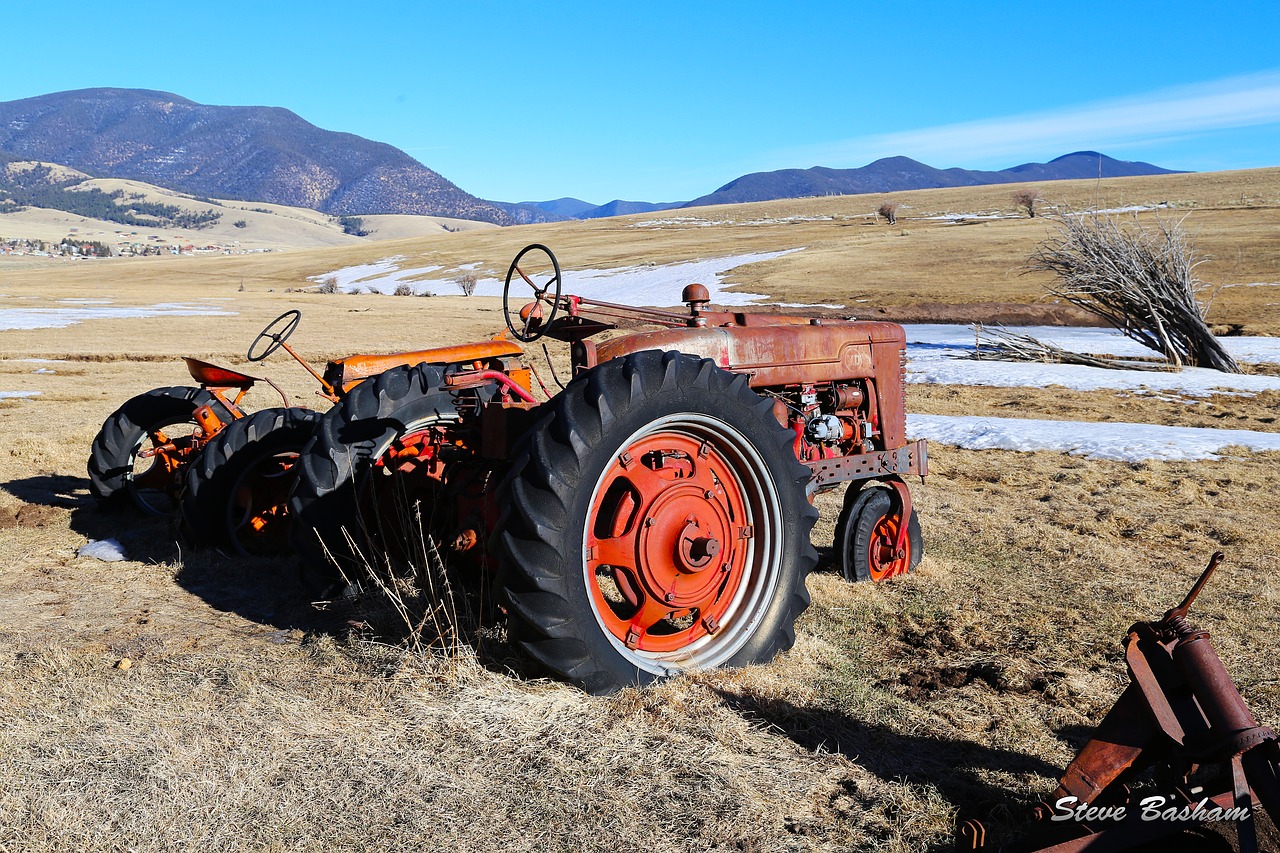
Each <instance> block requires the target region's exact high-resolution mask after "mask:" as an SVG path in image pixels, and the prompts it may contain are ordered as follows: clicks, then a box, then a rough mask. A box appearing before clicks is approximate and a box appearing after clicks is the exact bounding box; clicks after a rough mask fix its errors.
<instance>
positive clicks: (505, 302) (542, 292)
mask: <svg viewBox="0 0 1280 853" xmlns="http://www.w3.org/2000/svg"><path fill="white" fill-rule="evenodd" d="M534 251H538V252H542V253H543V254H545V255H546V256H547V257H548V258H550V259H551V266H552V268H553V269H554V270H555V275H553V276H552V277H551V278H549V279H547V281H546V283H545V284H543V285H542V286H541V287H539V286H538V284H537V282H535V281H534V280H533V279H532V278H530V277H529V276H527V275H525V273H524V270H522V269H520V260H521V259H522V258H523V257H524V256H525V255H527V254H529V253H530V252H534ZM515 275H519V276H520V278H522V279H524V282H525V284H527V285H529V287H530V288H532V289H533V302H531V303H529V304H527V305H525V306H524V307H523V308H521V309H520V311H519V312H518V313H517V315H516V317H518V318H519V323H520V326H519V328H517V327H516V322H515V319H514V318H513V317H512V314H511V279H512V276H515ZM552 285H555V289H556V291H555V296H553V297H551V298H550V299H548V298H547V291H548V290H550V289H551V287H552ZM543 302H550V303H551V316H550V317H547V318H546V319H545V320H544V319H543V317H542V303H543ZM559 310H560V262H559V261H557V260H556V256H555V255H553V254H551V250H550V249H548V248H547V247H546V246H544V245H542V244H541V243H531V244H529V245H528V246H525V247H524V248H523V249H521V250H520V254H518V255H516V259H515V260H514V261H512V262H511V267H510V269H508V270H507V280H506V282H505V283H504V284H503V285H502V317H503V319H505V320H506V321H507V328H508V329H510V330H511V334H512V335H513V336H514V337H515V339H516V340H518V341H524V342H525V343H528V342H530V341H536V340H537V339H538V338H540V337H542V336H543V335H545V334H546V333H547V327H548V326H550V325H551V321H552V320H554V319H555V318H556V312H557V311H559ZM526 311H527V313H526Z"/></svg>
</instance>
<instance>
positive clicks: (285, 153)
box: [0, 89, 540, 225]
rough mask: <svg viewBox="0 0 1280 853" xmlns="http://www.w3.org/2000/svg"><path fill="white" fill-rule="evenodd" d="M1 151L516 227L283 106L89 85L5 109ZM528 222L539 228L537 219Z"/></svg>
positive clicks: (185, 184) (367, 210)
mask: <svg viewBox="0 0 1280 853" xmlns="http://www.w3.org/2000/svg"><path fill="white" fill-rule="evenodd" d="M0 153H7V154H9V155H12V156H14V157H17V158H19V159H23V160H40V161H46V162H53V163H60V164H63V165H66V166H71V167H73V168H75V169H79V170H81V171H83V172H87V173H89V174H92V175H97V176H99V177H113V178H125V179H130V180H137V181H144V182H146V183H149V184H155V185H158V186H162V187H168V188H170V189H174V190H179V191H181V192H185V193H190V194H192V195H197V196H217V197H219V198H231V199H243V200H253V201H263V202H272V203H276V204H285V205H292V206H296V207H308V208H312V209H314V210H319V211H322V212H324V213H329V214H334V215H360V214H380V213H412V214H424V215H431V216H448V217H455V218H459V219H470V220H478V221H482V222H492V223H496V224H498V225H510V224H513V223H514V222H515V221H517V220H516V217H513V216H512V215H511V214H510V213H508V212H507V211H506V210H504V209H503V208H502V207H500V206H498V205H496V204H494V203H492V202H488V201H484V200H482V199H478V198H476V197H475V196H473V195H470V194H469V193H466V192H464V191H463V190H461V189H459V188H458V187H457V186H455V185H454V184H452V183H451V182H449V181H448V180H446V179H445V178H443V177H441V176H440V175H439V174H438V173H436V172H434V171H432V170H431V169H428V168H427V167H426V166H423V165H422V164H421V163H419V162H418V161H417V160H414V159H413V158H412V157H410V156H409V155H408V154H406V153H404V152H403V151H401V150H399V149H398V148H394V147H392V146H390V145H387V144H385V143H381V142H373V141H370V140H368V139H364V138H362V137H359V136H356V135H354V134H350V133H338V132H335V131H331V130H323V129H321V128H318V127H316V126H315V125H313V124H311V123H309V122H307V121H305V120H303V119H302V118H300V117H299V116H297V115H296V114H294V113H292V112H290V111H289V110H286V109H282V108H280V107H226V106H207V105H204V104H198V103H195V102H194V101H189V100H187V99H186V98H182V97H179V96H177V95H172V94H169V93H167V92H153V91H149V90H143V89H81V90H78V91H72V92H58V93H55V94H51V95H41V96H38V97H34V98H25V99H23V100H18V101H7V102H0ZM524 221H540V220H539V213H538V212H531V213H529V214H528V218H527V219H525V220H524Z"/></svg>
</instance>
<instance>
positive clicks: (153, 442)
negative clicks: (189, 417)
mask: <svg viewBox="0 0 1280 853" xmlns="http://www.w3.org/2000/svg"><path fill="white" fill-rule="evenodd" d="M166 448H167V449H166ZM197 449H198V444H197V439H196V436H195V424H194V423H191V422H190V421H167V420H166V421H162V422H160V423H158V424H153V425H152V426H150V427H148V428H147V430H146V431H145V432H144V433H143V434H142V437H141V438H139V439H138V443H137V445H135V446H134V448H133V454H132V460H133V469H132V470H131V471H129V473H128V475H127V477H126V481H125V486H126V488H127V489H128V491H129V495H130V496H131V497H132V498H133V502H134V504H136V505H137V506H138V508H139V509H141V510H143V511H144V512H148V513H151V514H152V515H166V514H168V513H169V512H171V511H173V510H174V509H176V508H177V499H176V498H177V495H178V492H179V491H180V489H181V484H182V475H183V473H184V472H185V471H186V468H187V463H188V461H189V460H190V458H191V455H192V454H193V453H194V452H195V451H196V450H197ZM144 451H157V452H156V453H155V454H154V455H153V456H149V457H143V456H142V455H141V454H142V453H143V452H144Z"/></svg>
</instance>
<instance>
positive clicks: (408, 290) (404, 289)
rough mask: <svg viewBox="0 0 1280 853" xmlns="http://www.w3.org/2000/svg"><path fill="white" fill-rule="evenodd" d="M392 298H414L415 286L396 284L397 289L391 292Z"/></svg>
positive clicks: (402, 283)
mask: <svg viewBox="0 0 1280 853" xmlns="http://www.w3.org/2000/svg"><path fill="white" fill-rule="evenodd" d="M391 295H392V296H413V295H414V293H413V285H412V284H407V283H405V282H403V281H402V282H399V283H398V284H396V289H395V290H393V291H391Z"/></svg>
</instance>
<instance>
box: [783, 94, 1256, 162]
mask: <svg viewBox="0 0 1280 853" xmlns="http://www.w3.org/2000/svg"><path fill="white" fill-rule="evenodd" d="M1278 123H1280V70H1277V71H1268V72H1264V73H1259V74H1251V75H1245V76H1240V77H1229V78H1226V79H1223V80H1216V81H1213V82H1208V83H1199V84H1195V85H1190V86H1180V87H1177V88H1171V89H1163V90H1159V91H1156V92H1151V93H1148V94H1144V95H1139V96H1135V97H1128V98H1121V99H1116V100H1109V101H1100V102H1096V103H1092V104H1082V105H1079V106H1075V107H1064V108H1061V109H1055V110H1046V111H1042V112H1034V113H1023V114H1021V115H1014V116H1003V117H995V118H987V119H979V120H976V121H970V122H962V123H959V124H950V125H940V126H938V127H926V128H919V129H916V130H907V131H900V132H896V133H884V134H877V135H873V136H864V137H859V138H856V139H849V140H845V141H842V142H833V143H829V144H826V145H820V146H814V147H808V148H804V149H800V150H798V151H792V152H787V153H786V154H785V155H784V156H785V159H786V160H787V161H788V162H792V163H795V162H797V161H802V162H806V163H812V164H822V165H827V166H840V167H849V166H860V165H863V164H864V163H867V162H870V161H872V160H876V159H878V158H880V157H889V156H894V155H899V154H905V155H907V156H909V157H913V158H916V159H920V160H923V161H925V162H930V163H931V164H932V165H937V166H950V165H954V164H956V163H960V162H966V161H972V160H974V159H978V158H982V159H989V158H991V157H993V156H1021V155H1024V154H1025V152H1027V151H1033V150H1034V151H1059V152H1063V153H1065V152H1066V151H1074V150H1079V149H1107V148H1112V149H1114V148H1121V147H1126V146H1130V145H1133V144H1136V143H1147V144H1150V143H1152V142H1155V141H1157V140H1162V139H1166V138H1167V137H1169V136H1170V135H1182V134H1193V133H1202V132H1205V131H1213V130H1226V129H1229V128H1240V127H1257V126H1261V125H1269V124H1278ZM939 158H942V161H941V162H933V161H935V160H938V159H939Z"/></svg>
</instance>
